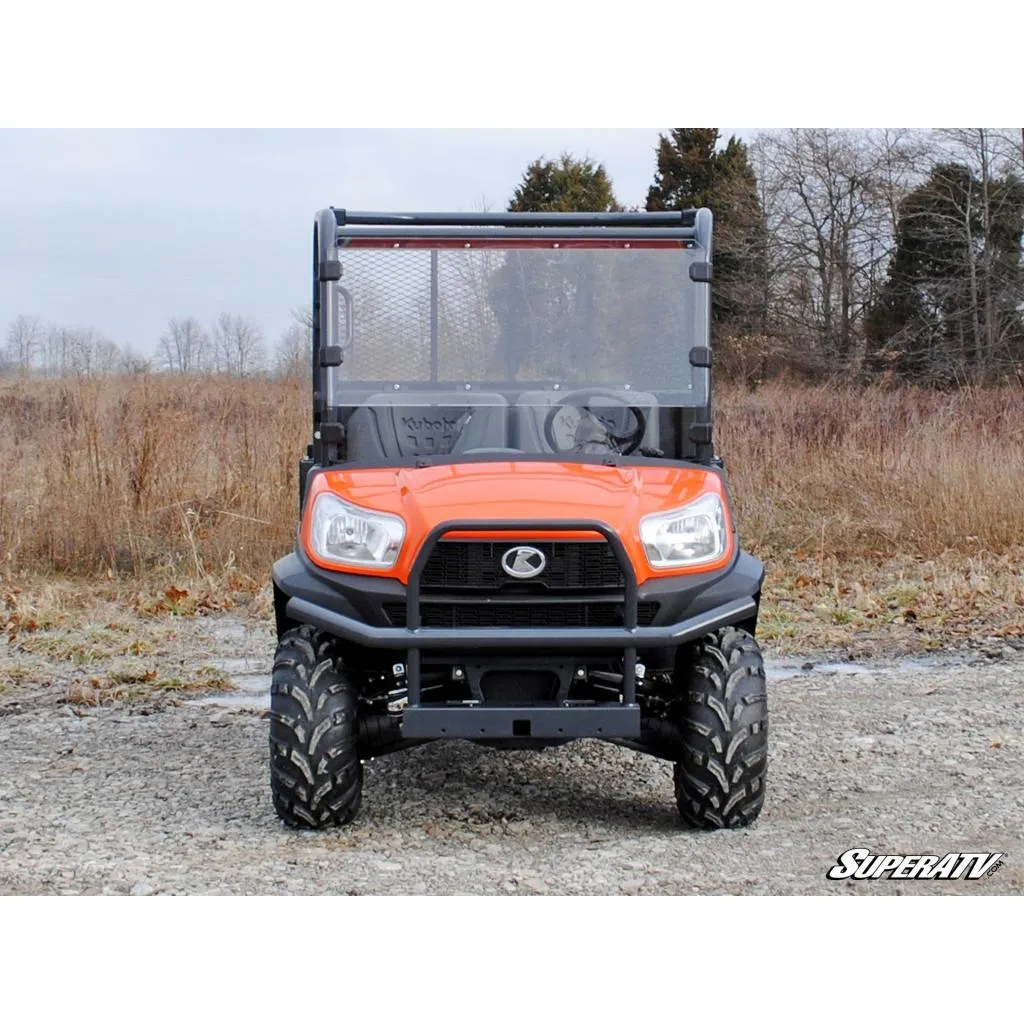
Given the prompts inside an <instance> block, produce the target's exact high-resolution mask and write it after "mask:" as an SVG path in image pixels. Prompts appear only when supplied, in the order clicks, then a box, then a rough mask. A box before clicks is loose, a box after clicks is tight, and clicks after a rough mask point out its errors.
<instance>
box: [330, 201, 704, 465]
mask: <svg viewBox="0 0 1024 1024" xmlns="http://www.w3.org/2000/svg"><path fill="white" fill-rule="evenodd" d="M711 239H712V217H711V212H710V211H709V210H706V209H701V210H688V211H663V212H660V213H638V212H634V213H623V214H493V215H492V214H352V213H348V214H346V212H345V211H344V210H337V209H334V208H329V209H327V210H323V211H321V212H320V214H318V216H317V221H316V224H315V226H314V254H313V255H314V260H313V271H314V275H313V276H314V288H313V300H314V302H313V305H314V311H313V312H314V316H313V349H314V351H313V366H312V371H313V389H314V442H315V443H314V452H313V454H314V456H315V457H317V458H323V457H324V456H327V457H328V460H330V453H331V449H332V448H333V444H332V443H331V442H332V439H333V438H335V437H336V438H337V439H338V440H340V439H341V436H342V435H343V430H342V429H338V427H339V426H340V423H341V422H342V420H343V419H344V414H343V410H344V409H346V408H348V409H351V408H352V406H353V405H354V404H359V403H360V402H361V401H366V399H367V398H368V397H369V395H370V394H371V393H373V392H379V391H381V392H382V391H392V392H402V393H404V394H405V395H406V396H407V400H408V402H409V404H410V405H416V404H418V401H420V400H421V401H422V402H423V403H424V404H429V403H430V399H429V395H428V393H429V392H436V391H437V390H438V388H439V387H445V388H447V387H451V388H452V389H458V390H461V391H464V392H468V393H473V392H492V393H493V392H498V393H499V394H502V395H505V396H507V398H508V399H509V401H510V403H511V402H514V401H516V400H517V399H518V396H520V395H521V394H522V393H523V392H524V391H533V392H550V393H552V394H558V393H562V394H564V393H565V392H567V391H570V390H572V389H573V388H574V387H577V385H574V384H571V383H568V382H566V381H564V380H559V379H553V378H552V379H530V380H502V379H494V380H482V379H475V380H459V379H454V380H421V379H418V380H403V379H400V378H398V377H395V378H390V379H375V380H369V379H368V380H354V379H353V380H347V379H345V377H344V370H343V366H344V352H345V347H346V343H348V342H350V341H351V338H350V337H348V338H346V337H345V336H344V332H345V328H344V325H343V317H342V316H341V315H340V314H341V311H342V307H343V304H344V302H345V296H344V291H343V280H342V278H343V275H342V261H343V259H344V254H345V251H346V250H359V249H379V250H383V249H419V250H427V251H430V252H432V253H434V254H435V256H436V254H437V253H439V252H443V251H444V250H446V249H500V250H515V249H531V250H543V249H551V248H565V249H575V248H590V249H623V248H636V249H640V250H651V249H678V250H682V251H683V252H684V253H685V255H686V258H687V263H688V265H689V266H688V272H687V271H686V270H685V269H684V270H683V272H682V273H681V274H680V277H679V286H680V288H685V289H687V290H688V295H689V296H691V297H692V301H693V308H694V310H695V315H694V328H693V331H692V336H691V337H690V338H686V337H683V336H680V337H679V344H678V359H679V360H680V362H683V363H684V364H688V365H687V369H688V370H689V373H688V374H686V375H684V376H681V377H680V378H679V379H680V380H683V379H685V381H686V386H685V387H682V388H681V387H678V386H677V387H673V388H664V387H659V386H657V384H654V385H653V386H652V385H651V384H647V385H646V386H645V382H643V381H640V382H637V383H636V384H634V382H632V381H629V382H627V381H623V382H622V383H621V387H616V385H615V384H614V383H609V382H596V383H595V385H594V386H597V387H602V388H605V389H607V390H612V391H621V392H622V393H623V395H624V396H628V394H629V392H630V390H631V388H641V389H642V390H644V391H647V392H650V393H652V394H653V395H655V396H656V399H657V403H658V405H659V406H660V407H661V408H662V409H667V408H673V407H674V408H677V409H690V410H693V411H695V412H698V413H700V412H701V411H703V412H704V413H705V415H703V416H698V418H699V419H702V420H703V419H708V418H709V416H710V384H711V381H710V287H709V281H710V276H711V275H710V263H711ZM349 301H351V300H349ZM418 394H419V396H420V398H418ZM321 427H327V429H326V431H325V432H323V433H321V430H320V429H319V428H321ZM324 441H326V442H327V444H326V445H325V444H323V443H321V442H324Z"/></svg>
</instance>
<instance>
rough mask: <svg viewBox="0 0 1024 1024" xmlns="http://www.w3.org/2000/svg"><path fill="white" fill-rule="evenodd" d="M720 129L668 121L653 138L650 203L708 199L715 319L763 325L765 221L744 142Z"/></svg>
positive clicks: (723, 323) (737, 328) (744, 328)
mask: <svg viewBox="0 0 1024 1024" xmlns="http://www.w3.org/2000/svg"><path fill="white" fill-rule="evenodd" d="M719 142H720V135H719V132H718V129H717V128H673V129H672V130H671V131H670V132H669V134H668V135H662V136H660V137H659V140H658V147H657V150H656V154H657V170H656V171H655V174H654V183H653V184H652V185H651V187H650V189H648V192H647V209H648V210H686V209H690V208H693V207H701V206H707V207H708V208H710V210H711V212H712V213H713V214H714V215H715V252H714V265H715V283H714V286H713V289H712V303H713V307H712V308H713V315H714V322H715V324H716V326H717V327H718V328H719V329H720V330H723V331H725V332H727V333H730V334H741V333H746V332H751V331H763V330H764V319H765V314H766V310H765V308H764V288H763V283H762V279H763V276H764V274H765V260H764V254H765V246H766V244H767V227H766V224H765V217H764V212H763V210H762V209H761V203H760V200H759V199H758V194H757V178H756V176H755V175H754V171H753V169H752V168H751V166H750V159H749V155H748V153H747V147H746V146H745V145H744V144H743V143H742V142H741V141H740V140H739V139H737V138H736V137H735V136H730V138H729V141H728V142H727V143H726V144H725V146H724V148H721V149H720V148H719Z"/></svg>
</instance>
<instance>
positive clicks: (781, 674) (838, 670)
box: [765, 655, 939, 683]
mask: <svg viewBox="0 0 1024 1024" xmlns="http://www.w3.org/2000/svg"><path fill="white" fill-rule="evenodd" d="M938 663H939V659H937V658H935V657H932V656H928V655H925V656H924V657H921V658H903V659H901V660H900V661H898V662H896V663H895V665H893V664H881V665H862V664H860V663H859V662H856V661H820V662H813V663H811V662H806V661H804V662H800V664H795V663H793V662H774V661H766V662H765V669H766V671H767V674H768V682H769V683H771V682H779V681H780V680H782V679H795V678H798V677H799V676H813V675H818V676H862V675H870V674H871V673H874V672H880V671H886V670H892V669H893V668H895V669H896V670H897V671H899V672H923V671H926V670H928V669H933V668H935V666H936V665H937V664H938ZM805 666H810V667H805Z"/></svg>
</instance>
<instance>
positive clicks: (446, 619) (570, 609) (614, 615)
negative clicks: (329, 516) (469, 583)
mask: <svg viewBox="0 0 1024 1024" xmlns="http://www.w3.org/2000/svg"><path fill="white" fill-rule="evenodd" d="M420 610H421V612H422V617H423V625H424V626H427V627H430V628H434V629H473V628H477V629H484V628H488V627H490V628H492V629H494V628H498V629H500V628H513V629H543V628H545V627H546V628H548V629H559V628H573V627H584V628H586V627H590V628H596V627H600V626H621V625H622V605H621V604H619V603H617V602H595V603H589V604H584V603H576V604H572V603H566V604H546V603H545V604H533V603H529V602H517V603H515V604H512V603H509V604H492V603H488V604H448V603H446V604H433V603H428V602H424V603H422V604H421V605H420ZM384 612H385V614H386V615H387V617H388V618H389V619H390V620H391V624H392V625H393V626H404V625H405V624H406V616H405V604H404V603H402V602H398V601H393V602H388V603H386V604H385V605H384ZM657 614H658V603H657V602H656V601H641V602H640V604H639V606H638V607H637V622H638V624H639V625H641V626H649V625H650V624H651V623H652V622H653V621H654V617H655V615H657Z"/></svg>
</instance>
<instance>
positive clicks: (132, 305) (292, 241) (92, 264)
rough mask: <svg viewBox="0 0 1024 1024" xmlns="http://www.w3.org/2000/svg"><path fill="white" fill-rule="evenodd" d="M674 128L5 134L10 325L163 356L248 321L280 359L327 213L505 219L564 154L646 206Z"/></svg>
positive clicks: (5, 299)
mask: <svg viewBox="0 0 1024 1024" xmlns="http://www.w3.org/2000/svg"><path fill="white" fill-rule="evenodd" d="M664 130H665V129H658V128H645V129H639V128H637V129H632V128H631V129H608V128H599V129H598V128H595V129H582V128H574V129H565V130H558V129H538V130H537V131H533V132H531V131H526V130H523V129H513V130H496V129H460V130H453V129H434V130H428V129H391V128H388V129H347V128H345V129H331V130H328V131H322V132H314V131H307V130H298V129H289V130H280V131H278V130H270V129H257V130H243V129H237V130H236V129H233V130H218V131H213V130H202V131H199V130H196V131H191V130H190V131H170V130H156V129H152V130H132V131H128V130H125V131H91V130H86V129H76V130H42V129H40V130H35V129H33V130H21V131H19V130H3V131H0V325H2V326H3V328H4V330H6V325H7V324H8V323H9V322H10V321H11V320H12V319H13V318H14V317H15V316H16V315H18V314H19V313H27V314H36V315H39V316H41V317H42V318H43V319H44V320H48V321H55V322H59V323H61V324H64V325H66V326H74V327H94V328H96V329H98V330H99V331H101V332H102V333H104V334H105V335H107V336H108V337H109V338H111V339H112V340H113V341H116V342H117V343H118V344H120V345H130V346H131V348H132V349H133V350H135V351H136V352H138V353H140V354H142V353H147V354H148V353H150V352H152V350H153V347H154V344H155V342H156V339H157V338H158V337H159V335H160V334H161V333H162V331H163V330H164V328H165V325H166V323H167V320H168V319H169V318H170V317H173V316H196V317H199V318H200V319H201V320H202V321H204V322H205V323H209V322H210V321H212V320H213V319H214V318H215V317H216V316H217V314H219V313H221V312H231V313H241V314H244V315H246V316H251V317H253V318H254V319H255V320H256V322H257V323H258V324H259V325H260V326H261V327H262V328H263V330H264V332H265V333H266V335H267V338H268V341H270V343H271V344H273V342H274V341H275V340H276V338H277V336H278V335H279V334H280V332H281V331H282V330H283V329H284V328H285V327H286V326H287V324H288V322H289V316H288V311H289V310H290V309H291V308H292V307H294V306H298V305H301V304H303V303H305V302H307V301H308V298H309V290H310V279H309V274H310V258H311V257H310V252H311V248H310V247H311V238H312V218H313V214H314V213H315V212H316V210H318V209H320V208H322V207H324V206H331V205H334V206H347V207H349V208H351V209H393V210H408V209H423V210H429V209H456V210H457V209H465V210H469V209H480V208H481V207H482V205H483V204H484V203H486V204H487V206H488V207H489V208H491V209H502V208H504V206H505V204H506V203H507V201H508V197H509V195H510V194H511V192H512V190H513V189H514V188H515V185H516V184H517V182H518V180H519V177H520V175H521V174H522V171H523V170H524V169H525V167H526V165H527V164H528V163H529V161H530V160H532V159H534V158H536V157H538V156H541V155H545V156H549V157H554V156H557V155H558V153H559V152H561V151H562V150H564V149H568V150H570V151H571V152H573V153H574V154H576V155H577V156H583V155H590V156H591V157H593V158H595V159H597V160H600V161H602V162H603V163H604V164H605V166H606V167H607V169H608V172H609V174H610V175H611V177H612V180H613V182H614V186H615V192H616V195H617V197H618V199H619V201H620V202H622V203H625V204H632V203H641V204H642V203H643V201H644V198H645V196H646V191H647V187H648V185H649V184H650V181H651V178H652V176H653V173H654V147H655V145H656V143H657V139H658V133H659V131H664ZM730 132H735V133H736V134H740V135H743V136H747V135H748V134H749V133H750V130H749V129H722V133H723V135H724V136H725V137H728V135H729V133H730Z"/></svg>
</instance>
